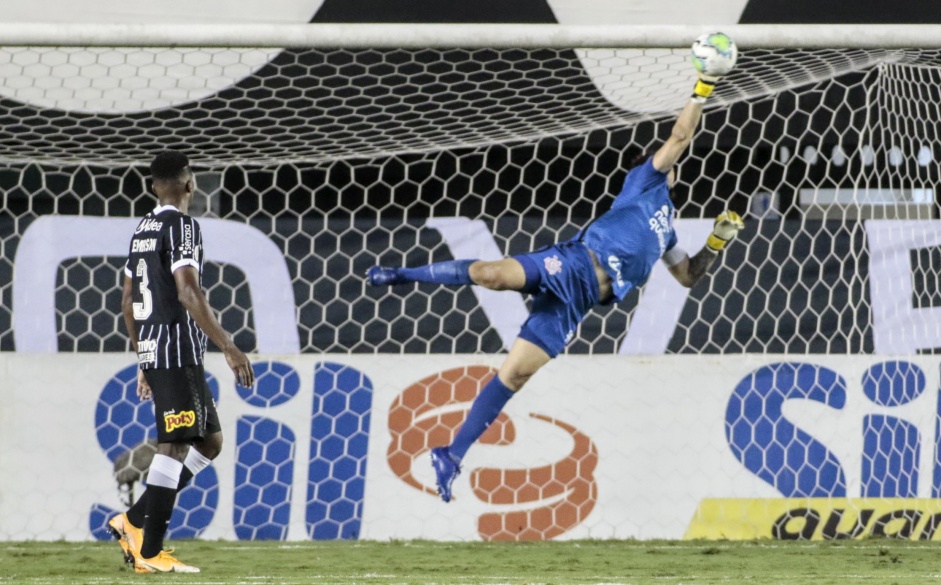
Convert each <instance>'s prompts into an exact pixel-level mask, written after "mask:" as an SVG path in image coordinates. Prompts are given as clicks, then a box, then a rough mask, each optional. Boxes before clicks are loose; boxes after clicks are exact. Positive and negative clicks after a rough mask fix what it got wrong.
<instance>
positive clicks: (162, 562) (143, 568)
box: [134, 550, 199, 573]
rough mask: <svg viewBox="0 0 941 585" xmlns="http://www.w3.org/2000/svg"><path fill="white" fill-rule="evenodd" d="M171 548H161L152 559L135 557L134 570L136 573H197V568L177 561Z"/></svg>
mask: <svg viewBox="0 0 941 585" xmlns="http://www.w3.org/2000/svg"><path fill="white" fill-rule="evenodd" d="M171 552H173V551H172V550H162V551H160V553H159V554H158V555H157V556H155V557H154V558H152V559H145V558H143V557H137V558H136V559H135V562H134V570H135V571H137V572H138V573H198V572H199V569H197V568H196V567H192V566H190V565H187V564H185V563H181V562H180V561H178V560H177V559H176V558H174V556H173V555H172V554H170V553H171Z"/></svg>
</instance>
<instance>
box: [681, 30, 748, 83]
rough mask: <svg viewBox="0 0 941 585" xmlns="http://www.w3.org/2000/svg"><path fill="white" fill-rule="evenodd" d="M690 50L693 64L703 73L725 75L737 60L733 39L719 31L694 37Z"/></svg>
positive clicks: (736, 48)
mask: <svg viewBox="0 0 941 585" xmlns="http://www.w3.org/2000/svg"><path fill="white" fill-rule="evenodd" d="M692 52H693V66H694V67H695V68H696V71H699V72H700V73H702V74H703V75H711V76H715V77H718V76H720V75H725V74H726V73H728V72H729V71H731V70H732V68H733V67H735V61H737V60H738V47H736V46H735V41H733V40H732V39H731V38H730V37H729V35H727V34H725V33H720V32H715V33H707V34H704V35H702V36H701V37H699V38H698V39H696V41H695V42H694V43H693V50H692Z"/></svg>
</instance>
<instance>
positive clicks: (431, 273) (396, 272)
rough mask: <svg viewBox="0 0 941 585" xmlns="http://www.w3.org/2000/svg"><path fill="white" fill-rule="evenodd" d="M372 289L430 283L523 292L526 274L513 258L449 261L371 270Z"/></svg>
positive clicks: (369, 277) (370, 281)
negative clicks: (373, 287) (411, 266)
mask: <svg viewBox="0 0 941 585" xmlns="http://www.w3.org/2000/svg"><path fill="white" fill-rule="evenodd" d="M367 277H368V279H369V283H370V284H371V285H373V286H391V285H395V284H411V283H415V282H430V283H434V284H443V285H450V286H461V285H468V284H476V285H479V286H482V287H484V288H489V289H491V290H524V288H525V287H526V284H527V274H526V271H525V270H524V269H523V266H522V265H521V264H520V263H519V261H517V260H516V259H514V258H504V259H502V260H494V261H486V260H448V261H446V262H436V263H434V264H426V265H425V266H417V267H414V268H404V267H402V268H391V267H383V266H373V267H372V268H370V269H369V272H368V274H367Z"/></svg>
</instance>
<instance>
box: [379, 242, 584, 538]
mask: <svg viewBox="0 0 941 585" xmlns="http://www.w3.org/2000/svg"><path fill="white" fill-rule="evenodd" d="M547 262H548V259H547ZM494 375H496V370H494V369H493V368H489V367H486V366H469V367H466V368H454V369H451V370H446V371H444V372H441V373H438V374H434V375H431V376H428V377H427V378H424V379H423V380H420V381H418V382H416V383H415V384H413V385H411V386H409V387H408V388H406V389H405V390H404V391H403V392H402V393H401V394H400V395H399V396H398V397H397V398H396V400H395V401H394V402H393V404H392V407H391V408H390V410H389V433H390V434H391V435H392V440H391V442H390V443H389V448H388V450H387V460H388V463H389V467H390V468H391V469H392V471H393V472H394V473H395V474H396V475H397V476H398V477H399V478H400V479H401V480H402V481H404V482H405V483H407V484H408V485H410V486H412V487H414V488H415V489H417V490H420V491H422V492H424V493H426V494H429V495H431V496H434V497H437V492H436V491H435V489H434V488H433V487H431V486H428V485H424V484H423V483H421V482H420V481H418V479H416V478H415V476H414V475H413V473H412V465H413V464H414V463H415V461H416V460H420V461H421V463H425V464H427V461H426V460H427V452H428V451H429V450H430V449H431V447H434V446H437V445H446V444H448V443H450V441H451V440H452V439H453V437H454V435H455V434H456V432H457V430H458V428H460V426H461V423H462V422H463V420H464V418H465V411H463V410H461V411H454V410H448V409H447V407H449V406H454V405H466V406H467V407H469V406H470V403H471V402H473V400H474V398H475V397H476V396H477V394H478V392H479V391H480V389H481V388H482V387H483V386H484V384H486V382H487V381H488V380H489V379H490V378H492V377H493V376H494ZM530 416H531V417H533V418H534V419H536V420H540V421H544V422H546V423H549V424H551V425H554V426H555V427H556V428H558V429H561V430H562V431H564V432H565V433H567V434H568V435H569V436H570V437H571V438H572V440H573V447H572V449H571V451H570V452H569V454H568V455H567V456H566V457H565V458H563V459H561V460H559V461H556V462H554V463H552V464H549V465H542V466H538V467H531V468H526V469H499V468H477V469H472V470H471V471H470V474H469V476H470V477H469V479H470V485H471V493H473V494H474V496H475V497H476V498H477V499H478V500H480V501H482V502H485V503H487V504H493V505H499V506H517V507H518V508H519V509H516V510H510V511H507V512H488V513H485V514H482V515H481V516H480V517H479V518H478V519H477V531H478V533H479V534H480V536H481V538H483V539H484V540H518V541H519V540H545V539H550V538H554V537H556V536H558V535H560V534H564V533H565V532H568V531H569V530H571V529H572V528H574V527H576V526H578V525H579V524H580V523H581V522H582V521H583V520H584V519H585V518H587V517H588V515H589V514H590V513H591V511H592V509H594V507H595V503H596V501H597V498H598V486H597V482H596V481H595V477H594V471H595V468H596V467H597V465H598V450H597V448H596V447H595V445H594V443H593V442H592V440H591V439H590V438H589V437H588V436H587V435H585V434H584V433H582V432H581V431H579V430H578V429H577V428H575V427H573V426H571V425H569V424H567V423H564V422H562V421H559V420H556V419H553V418H551V417H548V416H545V415H541V414H535V413H533V414H531V415H530ZM515 439H516V428H515V426H514V424H513V421H512V420H511V419H510V418H509V417H508V416H507V415H506V414H505V413H501V414H500V415H499V416H498V417H497V419H496V420H495V421H494V422H493V424H491V425H490V427H489V428H488V429H487V430H486V432H484V434H483V435H482V436H481V437H480V440H479V442H480V443H481V444H486V445H501V446H502V445H511V444H512V443H513V442H514V440H515ZM458 481H459V482H460V481H461V480H460V478H459V479H458ZM460 497H461V495H460V493H458V495H457V497H456V498H455V499H459V498H460ZM533 504H537V507H535V508H534V507H533Z"/></svg>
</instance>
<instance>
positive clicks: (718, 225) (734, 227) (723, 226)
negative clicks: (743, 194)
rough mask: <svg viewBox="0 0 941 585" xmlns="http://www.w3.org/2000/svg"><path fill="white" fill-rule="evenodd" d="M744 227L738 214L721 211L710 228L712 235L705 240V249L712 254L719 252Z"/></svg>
mask: <svg viewBox="0 0 941 585" xmlns="http://www.w3.org/2000/svg"><path fill="white" fill-rule="evenodd" d="M744 227H745V222H744V221H742V217H741V216H740V215H739V214H737V213H735V212H734V211H723V212H722V213H720V214H719V217H717V218H716V222H715V223H714V224H713V226H712V233H711V234H709V237H708V238H707V239H706V247H707V248H709V249H710V250H712V251H713V252H719V251H721V250H722V249H723V248H725V245H726V244H728V243H729V241H731V240H732V239H734V238H735V236H737V235H738V231H739V230H740V229H742V228H744Z"/></svg>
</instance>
